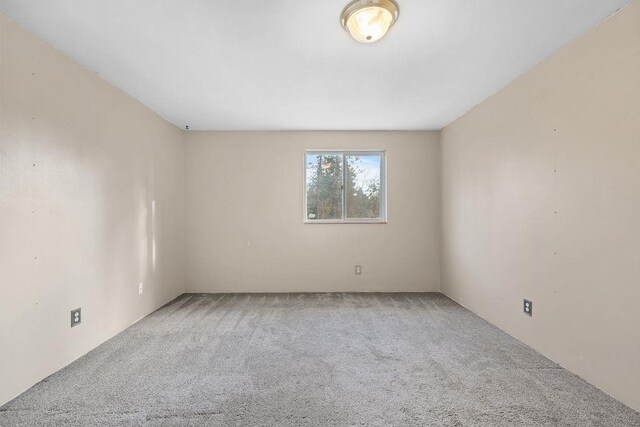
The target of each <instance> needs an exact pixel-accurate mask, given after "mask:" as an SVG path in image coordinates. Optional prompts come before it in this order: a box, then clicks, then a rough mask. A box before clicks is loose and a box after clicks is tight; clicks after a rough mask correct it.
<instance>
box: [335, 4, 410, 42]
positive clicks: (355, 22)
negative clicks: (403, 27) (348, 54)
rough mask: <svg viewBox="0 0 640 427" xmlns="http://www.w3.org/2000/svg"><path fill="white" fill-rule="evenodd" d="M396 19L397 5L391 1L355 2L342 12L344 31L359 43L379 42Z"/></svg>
mask: <svg viewBox="0 0 640 427" xmlns="http://www.w3.org/2000/svg"><path fill="white" fill-rule="evenodd" d="M397 19H398V5H397V3H396V2H394V1H393V0H355V1H353V2H351V3H349V4H348V5H347V7H345V8H344V10H343V11H342V17H341V20H340V21H341V22H342V26H343V27H344V29H345V30H347V32H348V33H349V34H350V35H351V37H353V38H354V39H355V40H356V41H358V42H360V43H373V42H376V41H378V40H380V39H381V38H382V37H384V35H385V34H386V33H387V31H389V28H391V26H392V25H393V24H394V23H395V22H396V20H397Z"/></svg>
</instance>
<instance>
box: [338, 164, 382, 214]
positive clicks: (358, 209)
mask: <svg viewBox="0 0 640 427" xmlns="http://www.w3.org/2000/svg"><path fill="white" fill-rule="evenodd" d="M381 166H382V156H381V155H380V154H363V155H348V156H346V168H347V170H346V174H345V181H346V182H345V186H346V197H345V199H346V204H347V218H351V219H353V218H380V199H381V194H380V170H381Z"/></svg>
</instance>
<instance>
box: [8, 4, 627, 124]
mask: <svg viewBox="0 0 640 427" xmlns="http://www.w3.org/2000/svg"><path fill="white" fill-rule="evenodd" d="M398 1H399V5H400V17H399V19H398V22H397V23H396V25H395V26H394V27H393V28H392V29H391V30H390V32H389V34H388V35H387V37H386V38H384V39H383V40H382V41H381V42H379V43H375V44H371V45H361V44H358V43H356V42H355V41H354V40H352V39H350V37H349V36H348V35H347V33H345V32H344V30H343V29H342V27H341V26H340V22H339V16H340V12H341V10H342V8H343V7H344V6H345V5H346V3H347V2H348V0H314V1H312V0H270V1H267V0H217V1H216V0H108V1H105V0H0V8H1V10H2V13H4V14H5V15H8V16H9V17H11V18H13V19H14V20H16V21H17V22H19V23H20V24H22V25H23V26H24V27H26V28H27V29H29V30H30V31H32V32H34V33H35V34H37V35H38V36H40V37H41V38H43V39H44V40H46V41H47V42H49V43H50V44H52V45H53V46H55V47H57V48H58V49H60V50H62V51H63V52H65V53H67V54H68V55H70V56H71V57H73V58H74V59H76V60H77V61H78V62H80V63H81V64H84V65H85V66H87V67H88V68H90V69H92V70H94V71H96V72H97V73H99V74H100V75H101V76H102V77H103V78H104V79H106V80H108V81H109V82H111V83H113V84H114V85H116V86H118V87H120V88H121V89H123V90H124V91H125V92H127V93H128V94H130V95H131V96H132V97H134V98H136V99H138V100H139V101H141V102H142V103H143V104H145V105H147V106H148V107H149V108H151V109H152V110H154V111H156V112H157V113H159V114H160V115H162V116H163V117H165V118H166V119H167V120H169V121H170V122H172V123H174V124H175V125H176V126H178V127H180V128H184V126H185V125H189V127H190V129H206V130H307V129H309V130H339V129H340V130H343V129H346V130H365V129H366V130H377V129H381V130H403V129H440V128H442V127H444V126H446V125H447V124H449V123H450V122H452V121H453V120H454V119H456V118H457V117H459V116H460V115H462V114H463V113H465V112H466V111H468V110H469V109H471V108H472V107H473V106H474V105H476V104H478V103H479V102H481V101H482V100H484V99H485V98H486V97H487V96H489V95H491V94H493V93H495V92H496V91H497V90H499V89H500V88H502V87H504V86H505V85H506V84H507V83H508V82H509V81H511V80H513V79H514V78H515V77H517V76H518V75H520V74H522V73H523V72H525V71H527V70H528V69H530V68H531V67H532V66H533V65H535V64H536V63H538V62H540V61H541V60H542V59H544V58H545V57H547V56H548V55H550V54H551V53H552V52H554V51H555V50H557V49H558V48H560V47H561V46H563V45H565V44H566V43H567V42H569V41H570V40H573V39H575V38H576V37H577V36H579V35H580V34H582V33H584V32H585V31H587V30H588V29H589V28H591V27H593V26H594V25H596V24H597V23H599V22H601V21H602V20H604V19H605V18H606V17H607V16H609V15H611V14H612V13H614V12H615V11H616V10H617V9H619V8H620V7H622V6H623V5H624V4H626V3H628V0H482V1H480V0H477V1H472V0H398Z"/></svg>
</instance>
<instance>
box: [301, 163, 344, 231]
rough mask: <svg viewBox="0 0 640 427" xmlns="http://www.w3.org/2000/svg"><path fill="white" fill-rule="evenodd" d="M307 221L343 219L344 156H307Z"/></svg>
mask: <svg viewBox="0 0 640 427" xmlns="http://www.w3.org/2000/svg"><path fill="white" fill-rule="evenodd" d="M305 163H306V169H307V176H306V185H307V219H308V220H319V219H342V154H340V153H308V154H307V155H306V162H305Z"/></svg>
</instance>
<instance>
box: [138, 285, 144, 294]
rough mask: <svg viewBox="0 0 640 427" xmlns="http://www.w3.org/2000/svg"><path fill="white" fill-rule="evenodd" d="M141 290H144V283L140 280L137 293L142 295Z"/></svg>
mask: <svg viewBox="0 0 640 427" xmlns="http://www.w3.org/2000/svg"><path fill="white" fill-rule="evenodd" d="M143 292H144V283H142V282H140V283H139V284H138V295H142V293H143Z"/></svg>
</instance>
